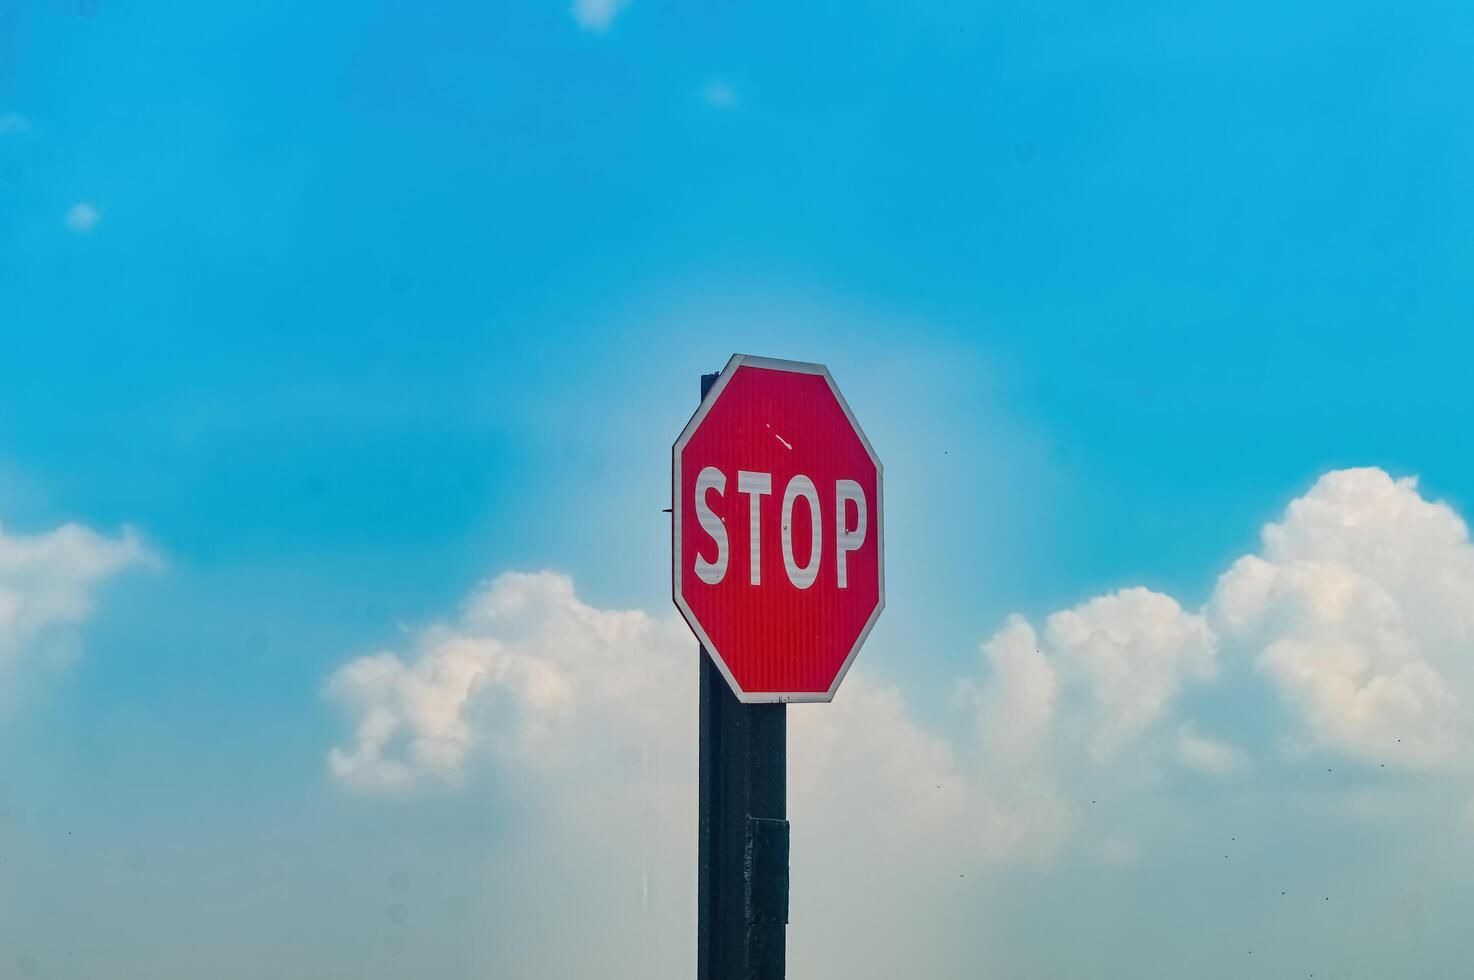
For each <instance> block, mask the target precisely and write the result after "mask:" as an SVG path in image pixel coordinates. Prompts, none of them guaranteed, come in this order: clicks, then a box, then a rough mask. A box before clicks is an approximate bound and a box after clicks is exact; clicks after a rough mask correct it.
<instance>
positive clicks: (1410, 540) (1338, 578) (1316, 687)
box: [1209, 469, 1474, 766]
mask: <svg viewBox="0 0 1474 980" xmlns="http://www.w3.org/2000/svg"><path fill="white" fill-rule="evenodd" d="M1262 540H1263V547H1262V549H1261V552H1260V553H1259V554H1257V555H1248V556H1245V557H1244V558H1241V559H1239V561H1237V562H1235V563H1234V565H1233V566H1232V567H1231V568H1229V570H1228V571H1227V572H1225V573H1224V574H1223V576H1222V577H1221V578H1220V579H1219V581H1218V586H1217V588H1216V590H1215V591H1214V594H1213V598H1212V601H1211V602H1210V605H1209V612H1210V615H1211V618H1212V621H1213V623H1214V624H1215V625H1216V628H1217V629H1218V630H1219V631H1220V632H1221V633H1223V634H1224V635H1225V636H1228V637H1231V638H1232V639H1233V640H1234V641H1236V642H1237V643H1239V644H1240V645H1241V646H1242V647H1243V648H1244V649H1246V650H1248V651H1249V652H1250V653H1252V654H1253V655H1254V656H1255V662H1256V664H1257V666H1258V668H1259V670H1260V671H1261V672H1262V673H1263V675H1264V676H1265V677H1267V678H1268V679H1269V681H1270V682H1271V683H1272V684H1273V685H1274V687H1275V688H1276V690H1277V691H1278V692H1279V693H1280V695H1281V696H1282V697H1283V698H1284V699H1285V701H1286V702H1288V703H1289V704H1290V705H1291V706H1293V707H1294V708H1295V709H1296V710H1297V712H1298V713H1299V715H1300V716H1301V718H1302V720H1303V723H1304V729H1305V735H1306V737H1307V738H1308V739H1309V740H1310V742H1311V743H1312V744H1313V745H1318V746H1323V747H1328V748H1333V749H1336V750H1339V751H1342V752H1345V753H1348V754H1350V755H1353V756H1357V757H1360V758H1362V759H1365V760H1368V761H1375V760H1388V761H1394V762H1400V763H1403V764H1406V765H1410V766H1433V765H1440V764H1445V763H1450V762H1455V761H1463V760H1465V759H1466V757H1467V754H1468V750H1469V747H1470V744H1469V743H1470V736H1471V735H1474V732H1471V731H1470V726H1469V720H1468V710H1467V708H1468V705H1469V698H1470V696H1471V695H1474V650H1471V641H1474V547H1471V546H1470V544H1469V532H1468V528H1467V527H1466V526H1465V524H1464V522H1463V520H1461V519H1460V518H1459V516H1458V514H1456V513H1455V512H1454V511H1453V509H1452V508H1451V507H1449V506H1448V505H1447V504H1444V503H1442V502H1436V501H1429V500H1427V499H1425V498H1424V497H1423V496H1422V495H1421V494H1420V493H1419V492H1418V484H1417V480H1416V478H1412V477H1408V478H1404V479H1400V480H1394V479H1393V478H1392V477H1390V476H1389V475H1388V474H1386V473H1385V472H1383V471H1382V470H1379V469H1354V470H1341V471H1337V472H1333V473H1327V474H1326V475H1325V476H1323V477H1321V479H1320V480H1319V481H1317V482H1316V484H1315V486H1314V487H1312V488H1311V490H1310V492H1309V493H1307V494H1306V495H1305V496H1303V497H1301V498H1299V499H1298V500H1295V501H1294V502H1293V503H1291V504H1290V506H1289V507H1288V508H1287V509H1286V510H1285V514H1284V517H1283V518H1282V519H1281V520H1280V521H1278V522H1276V523H1272V524H1269V525H1267V526H1266V527H1265V528H1264V530H1263V533H1262Z"/></svg>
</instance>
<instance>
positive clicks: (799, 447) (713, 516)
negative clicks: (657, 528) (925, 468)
mask: <svg viewBox="0 0 1474 980" xmlns="http://www.w3.org/2000/svg"><path fill="white" fill-rule="evenodd" d="M671 494H672V501H671V518H672V532H673V533H672V549H671V551H672V566H671V574H672V578H673V591H674V596H675V601H676V606H677V607H679V608H680V610H681V615H683V616H684V617H685V618H686V622H687V623H689V624H690V626H691V629H692V630H693V631H695V633H696V636H697V637H698V638H699V639H700V640H701V642H702V644H703V645H704V646H705V647H706V649H707V650H708V651H709V652H710V653H711V656H712V660H713V661H714V662H715V663H716V665H717V666H718V668H720V669H721V671H722V674H723V675H724V676H725V677H726V678H727V683H728V684H730V685H731V686H732V691H733V693H734V694H736V695H737V697H738V699H739V700H741V701H743V702H746V703H749V704H750V703H755V702H773V701H829V700H831V699H833V697H834V692H835V691H836V690H838V689H839V682H840V681H841V680H843V679H844V675H845V671H847V670H848V669H849V666H850V664H851V662H853V661H854V659H855V654H857V653H858V652H859V650H860V646H861V645H862V644H863V643H864V642H865V637H866V636H868V635H869V633H870V629H871V627H873V626H874V625H875V621H876V620H877V619H878V618H880V610H881V609H882V608H883V607H884V605H885V536H884V534H883V528H884V522H883V520H882V507H881V465H880V460H879V459H878V458H877V457H876V455H875V450H874V449H872V448H871V446H870V441H869V440H868V439H866V438H865V433H864V432H862V431H861V430H860V426H859V423H857V422H856V421H855V416H854V414H853V413H851V412H850V407H849V405H847V404H846V403H845V400H844V396H843V395H841V394H840V393H839V388H838V387H837V386H836V385H835V383H834V379H833V378H832V377H830V375H829V370H828V369H827V368H825V367H824V366H823V365H820V364H803V363H799V362H797V361H778V360H772V359H770V358H763V357H752V356H750V355H746V354H737V355H734V356H733V357H732V359H731V360H730V361H728V362H727V366H726V368H724V369H723V370H722V373H721V375H720V376H719V377H718V378H717V380H716V383H715V384H714V385H712V387H711V390H710V391H709V392H708V393H707V396H706V398H704V399H703V400H702V402H701V407H700V408H698V409H697V410H696V414H695V415H694V416H692V418H691V421H690V422H689V423H687V424H686V428H685V429H684V430H683V431H682V432H681V436H680V438H679V439H677V440H676V444H675V448H674V451H673V465H672V478H671Z"/></svg>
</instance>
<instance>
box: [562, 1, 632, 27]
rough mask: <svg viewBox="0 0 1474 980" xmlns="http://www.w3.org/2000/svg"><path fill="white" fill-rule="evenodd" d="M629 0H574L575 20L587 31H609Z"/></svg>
mask: <svg viewBox="0 0 1474 980" xmlns="http://www.w3.org/2000/svg"><path fill="white" fill-rule="evenodd" d="M628 3H629V0H573V8H572V10H573V19H574V20H575V21H577V22H578V26H579V27H582V28H583V29H584V30H586V31H607V30H608V29H609V28H610V26H611V25H612V24H613V23H614V18H615V17H617V16H619V12H620V11H621V10H623V9H624V8H625V5H626V4H628Z"/></svg>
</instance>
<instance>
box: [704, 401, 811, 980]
mask: <svg viewBox="0 0 1474 980" xmlns="http://www.w3.org/2000/svg"><path fill="white" fill-rule="evenodd" d="M716 379H717V376H716V375H715V374H704V375H702V376H701V397H702V398H705V397H706V394H707V392H708V391H710V390H711V386H712V385H713V384H714V383H715V382H716ZM700 697H701V717H700V722H699V728H700V750H699V751H700V777H699V778H700V790H699V793H700V815H699V817H698V820H699V829H698V838H699V845H698V854H697V883H696V905H697V916H696V961H697V965H696V976H697V980H783V976H784V962H785V955H786V946H785V938H786V937H785V931H786V927H787V924H788V819H787V816H788V813H787V811H788V715H787V712H788V706H787V705H784V704H743V703H741V702H740V701H738V700H737V697H736V695H734V694H733V693H732V690H731V688H730V687H728V685H727V682H726V679H725V678H723V677H722V674H721V672H720V671H719V670H718V669H717V666H716V665H715V664H714V663H713V662H712V659H711V655H710V654H709V653H707V651H706V650H705V649H704V648H703V649H702V650H701V693H700Z"/></svg>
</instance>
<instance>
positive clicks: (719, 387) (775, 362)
mask: <svg viewBox="0 0 1474 980" xmlns="http://www.w3.org/2000/svg"><path fill="white" fill-rule="evenodd" d="M741 367H755V368H764V369H767V370H769V371H788V372H790V373H793V374H817V375H820V376H821V377H823V378H824V381H825V383H826V384H828V385H829V390H830V392H831V393H833V395H834V399H835V401H837V402H839V407H840V408H841V409H843V410H844V414H845V418H847V419H849V422H850V426H851V428H853V429H854V430H855V434H856V435H858V436H859V437H860V444H861V445H863V446H864V447H865V452H866V453H868V454H869V456H870V461H871V462H872V463H874V464H875V537H876V546H877V550H876V560H877V561H878V562H879V566H878V572H879V574H878V579H879V583H878V584H879V587H880V588H879V595H878V596H877V597H876V603H875V609H874V611H872V612H871V613H870V618H869V619H868V620H866V622H865V628H864V629H862V630H861V631H860V635H859V636H858V637H856V639H855V645H854V646H853V647H851V648H850V652H849V653H848V654H846V655H845V659H844V664H843V665H842V666H841V667H840V668H839V673H837V674H836V675H835V677H834V683H833V684H831V685H829V690H827V691H825V692H823V693H818V692H814V691H799V692H777V691H756V692H748V691H744V690H742V689H741V688H740V687H739V686H738V684H737V681H736V679H735V678H734V677H733V676H732V671H731V670H730V669H729V668H728V667H727V662H726V661H725V660H724V659H722V654H721V652H720V651H719V650H717V648H716V645H715V644H713V643H712V642H711V637H709V636H707V635H706V630H704V629H702V628H701V623H700V622H699V621H698V620H697V618H696V614H695V613H693V612H692V611H691V607H690V606H689V605H687V604H686V600H685V599H684V598H683V597H682V596H681V548H680V542H681V453H682V452H683V451H684V450H685V448H686V444H687V443H688V442H690V441H691V437H692V436H693V435H694V434H695V433H696V430H697V428H699V427H700V426H701V423H702V422H703V421H704V420H705V419H706V416H707V413H708V412H710V411H711V407H712V406H713V405H715V404H716V400H717V398H719V397H720V396H721V394H722V391H723V389H725V388H726V387H727V383H728V382H729V381H731V380H732V376H733V375H734V374H736V373H737V369H738V368H741ZM670 496H671V503H670V516H671V539H670V540H671V549H670V550H671V598H672V599H673V600H674V601H675V604H676V608H677V609H679V610H680V611H681V616H682V618H684V619H685V620H686V625H687V626H689V627H691V632H693V633H695V634H696V638H697V639H698V640H700V641H701V645H702V646H703V647H705V648H706V651H707V652H708V653H709V654H711V659H712V663H714V664H716V665H717V669H718V670H720V671H721V672H722V676H723V677H725V678H726V679H727V686H728V687H729V688H731V690H732V693H733V694H734V695H736V697H737V700H738V701H740V702H742V703H743V704H790V703H795V702H811V703H825V702H829V701H833V700H834V694H835V692H836V691H838V690H839V685H840V683H841V682H842V681H843V680H844V678H845V675H846V674H848V673H849V672H850V665H851V664H853V663H854V662H855V655H856V654H858V653H859V652H860V648H861V647H862V646H864V645H865V640H866V639H867V638H868V637H869V636H870V631H871V629H873V628H874V627H875V623H876V621H877V620H878V619H880V614H881V612H882V611H883V610H884V609H885V467H884V466H882V465H881V462H880V457H879V456H877V455H875V447H873V446H871V445H870V439H869V437H868V436H866V435H865V430H864V429H862V428H860V423H859V422H858V421H857V420H856V419H855V413H854V412H852V411H850V404H849V402H847V401H845V399H844V395H843V394H841V393H840V390H839V385H837V384H835V383H834V376H833V375H831V374H830V373H829V368H827V367H825V366H824V365H822V364H810V363H808V362H806V361H784V360H780V359H778V358H773V357H756V356H754V355H752V354H733V355H732V357H731V359H729V360H728V361H727V366H726V367H724V368H722V373H721V374H720V375H718V376H717V380H716V383H715V384H713V385H712V386H711V390H710V391H709V392H707V394H706V397H705V398H703V399H702V400H701V405H700V406H699V407H698V408H697V409H696V413H695V414H694V415H692V416H691V421H689V422H687V423H686V427H685V428H684V429H682V430H681V434H680V436H678V437H677V438H676V441H675V445H674V446H672V447H671V494H670Z"/></svg>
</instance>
